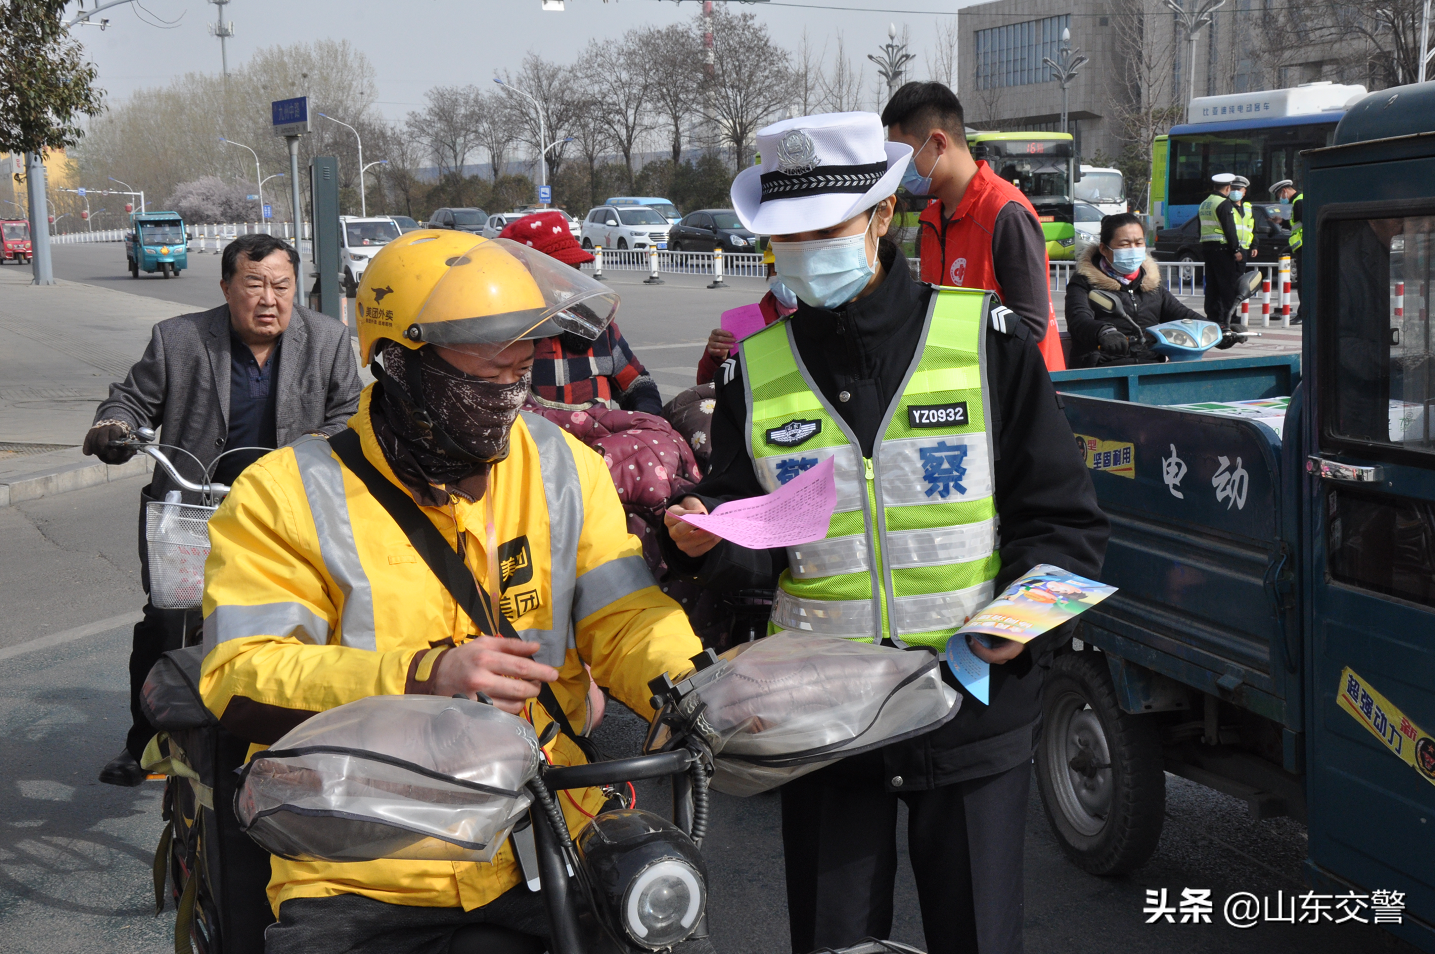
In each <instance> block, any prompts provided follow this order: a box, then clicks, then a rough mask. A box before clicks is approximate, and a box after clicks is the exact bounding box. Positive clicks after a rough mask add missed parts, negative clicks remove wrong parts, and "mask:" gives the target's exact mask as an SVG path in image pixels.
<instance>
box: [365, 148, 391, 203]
mask: <svg viewBox="0 0 1435 954" xmlns="http://www.w3.org/2000/svg"><path fill="white" fill-rule="evenodd" d="M388 164H389V160H387V159H375V160H374V161H373V162H371V163H369V164H368V165H367V166H361V167H360V168H359V202H360V206H361V207H362V206H363V198H364V190H363V183H364V173H366V172H368V171H369V170H370V169H372V168H373V167H374V166H387V165H388Z"/></svg>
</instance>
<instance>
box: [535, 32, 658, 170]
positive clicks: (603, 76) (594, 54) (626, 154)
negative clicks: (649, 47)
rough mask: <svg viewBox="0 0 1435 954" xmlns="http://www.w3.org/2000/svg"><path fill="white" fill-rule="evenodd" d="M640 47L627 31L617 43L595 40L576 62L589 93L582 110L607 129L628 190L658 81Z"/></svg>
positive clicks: (637, 37)
mask: <svg viewBox="0 0 1435 954" xmlns="http://www.w3.org/2000/svg"><path fill="white" fill-rule="evenodd" d="M642 47H643V43H642V39H641V34H640V33H639V31H637V30H629V31H628V32H627V33H626V34H624V35H623V37H622V39H620V40H608V39H597V38H595V39H594V40H592V41H591V42H590V43H589V44H588V49H587V50H586V51H584V53H583V55H582V56H581V57H580V59H579V62H580V63H581V64H582V66H581V70H582V72H583V74H584V81H586V84H587V85H588V86H589V87H590V88H591V89H592V90H593V95H592V96H591V97H590V98H589V99H588V100H587V101H586V102H585V105H584V108H585V109H591V110H593V111H594V112H595V113H596V114H597V116H598V118H599V120H600V121H601V122H602V123H603V124H604V125H605V126H607V127H608V137H609V139H610V141H611V142H612V144H613V146H614V147H615V148H616V149H617V150H618V153H619V154H620V155H621V156H622V157H623V167H624V168H625V169H626V170H627V173H628V182H627V187H628V188H629V189H631V188H632V187H633V154H634V152H636V151H637V149H638V143H639V141H640V140H641V139H642V138H643V137H644V136H645V135H647V133H648V132H649V131H650V130H651V129H652V128H653V126H654V125H655V123H654V117H653V115H652V113H651V112H650V111H649V109H648V107H649V97H650V95H651V93H652V89H653V86H654V85H655V84H657V83H659V82H662V78H661V77H660V76H659V75H658V74H656V73H655V72H654V71H653V70H652V68H651V67H649V66H648V64H647V63H645V62H644V61H643V59H642V56H643V48H642ZM570 112H571V113H572V114H576V113H577V112H578V110H577V109H573V110H571V111H570ZM555 138H556V137H555Z"/></svg>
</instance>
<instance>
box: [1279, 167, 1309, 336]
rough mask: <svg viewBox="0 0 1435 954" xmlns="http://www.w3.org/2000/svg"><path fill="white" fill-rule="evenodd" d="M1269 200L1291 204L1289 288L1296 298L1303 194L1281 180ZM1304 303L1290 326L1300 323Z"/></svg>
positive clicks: (1298, 292)
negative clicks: (1293, 290) (1292, 290)
mask: <svg viewBox="0 0 1435 954" xmlns="http://www.w3.org/2000/svg"><path fill="white" fill-rule="evenodd" d="M1271 198H1273V199H1275V200H1276V201H1277V202H1289V203H1290V204H1291V219H1290V221H1291V234H1290V250H1291V288H1293V289H1295V293H1296V296H1297V297H1299V296H1300V274H1301V273H1300V264H1299V263H1300V249H1301V246H1302V245H1304V244H1305V230H1304V228H1302V226H1301V213H1302V212H1303V211H1304V210H1303V209H1302V206H1303V205H1305V193H1303V192H1298V191H1297V190H1296V187H1295V183H1294V182H1292V181H1291V180H1290V179H1282V180H1281V181H1280V182H1277V183H1276V184H1275V185H1273V186H1271ZM1304 307H1305V303H1304V302H1301V303H1300V304H1299V305H1298V307H1297V308H1296V313H1295V316H1294V317H1292V318H1291V324H1293V325H1298V324H1300V323H1301V311H1302V310H1303V309H1304Z"/></svg>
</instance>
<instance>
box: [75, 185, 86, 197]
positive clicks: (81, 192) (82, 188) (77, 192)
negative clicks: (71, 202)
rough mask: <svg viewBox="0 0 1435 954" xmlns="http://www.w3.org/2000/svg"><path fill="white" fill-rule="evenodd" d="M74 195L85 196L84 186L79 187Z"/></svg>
mask: <svg viewBox="0 0 1435 954" xmlns="http://www.w3.org/2000/svg"><path fill="white" fill-rule="evenodd" d="M75 194H76V195H84V194H85V187H84V186H80V187H79V188H78V189H76V190H75Z"/></svg>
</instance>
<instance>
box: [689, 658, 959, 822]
mask: <svg viewBox="0 0 1435 954" xmlns="http://www.w3.org/2000/svg"><path fill="white" fill-rule="evenodd" d="M678 688H679V691H680V692H682V693H683V696H682V702H681V703H680V709H681V710H683V711H684V712H685V714H687V715H689V716H691V715H693V714H696V715H697V730H698V732H699V733H701V735H702V736H703V738H704V740H705V741H706V742H707V744H708V745H709V747H710V748H711V749H712V752H713V756H714V765H715V772H714V775H713V780H712V787H713V788H715V789H717V790H718V791H720V792H724V793H726V794H729V795H755V794H757V793H758V792H764V791H767V790H768V789H770V788H774V787H776V786H778V785H781V784H782V783H784V782H787V781H789V780H791V779H794V778H797V777H798V776H801V775H806V774H807V773H808V772H813V771H816V770H817V769H819V768H821V767H823V766H824V765H830V764H831V763H833V762H835V761H837V760H839V759H842V758H845V757H847V756H849V755H856V754H858V753H860V752H866V751H869V750H871V749H875V748H878V747H880V746H883V745H888V744H891V743H892V742H896V741H899V740H901V739H904V738H910V737H911V736H914V735H918V734H920V733H923V732H928V731H931V730H932V729H935V728H936V727H938V726H939V725H941V724H943V723H944V722H946V721H947V720H948V719H950V718H951V717H952V716H954V715H955V714H956V712H957V708H958V706H959V705H960V702H961V699H960V696H959V695H958V694H957V692H956V690H955V689H953V688H951V687H950V686H948V685H946V684H945V683H943V682H942V674H941V669H940V658H939V657H938V656H937V655H936V654H934V653H931V652H928V651H924V650H912V651H909V650H901V649H894V648H891V647H885V646H874V645H871V644H869V643H858V642H853V641H851V640H846V639H838V638H835V637H831V636H812V635H806V634H799V633H792V632H784V633H779V634H776V635H774V636H769V637H767V638H766V639H762V640H758V641H757V642H752V643H745V644H742V645H740V646H736V647H734V648H733V649H731V650H729V651H728V652H726V653H724V654H723V655H722V656H720V657H718V663H717V664H716V665H714V666H709V667H708V668H707V669H704V670H702V671H700V672H698V673H697V674H695V675H694V676H693V677H691V678H690V679H689V680H687V681H686V682H685V683H684V684H680V685H679V687H678ZM699 710H701V711H699Z"/></svg>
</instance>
